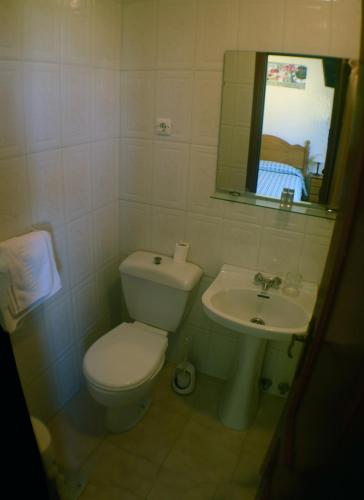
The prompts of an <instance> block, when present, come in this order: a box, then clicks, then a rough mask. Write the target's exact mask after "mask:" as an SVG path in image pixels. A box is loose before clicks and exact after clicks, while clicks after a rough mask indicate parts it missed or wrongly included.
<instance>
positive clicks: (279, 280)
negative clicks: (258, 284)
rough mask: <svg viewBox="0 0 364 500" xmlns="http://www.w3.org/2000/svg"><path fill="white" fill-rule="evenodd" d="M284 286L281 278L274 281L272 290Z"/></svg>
mask: <svg viewBox="0 0 364 500" xmlns="http://www.w3.org/2000/svg"><path fill="white" fill-rule="evenodd" d="M281 284H282V280H281V278H280V277H279V276H276V277H275V278H273V279H272V288H279V287H280V285H281Z"/></svg>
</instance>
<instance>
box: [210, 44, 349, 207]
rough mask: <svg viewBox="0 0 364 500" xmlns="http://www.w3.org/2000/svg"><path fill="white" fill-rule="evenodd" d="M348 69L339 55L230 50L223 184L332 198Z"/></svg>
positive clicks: (221, 151) (262, 192) (274, 194)
mask: <svg viewBox="0 0 364 500" xmlns="http://www.w3.org/2000/svg"><path fill="white" fill-rule="evenodd" d="M348 75H349V66H348V64H347V61H346V60H342V59H337V58H326V57H316V56H309V57H307V56H300V55H290V54H268V53H259V52H257V53H255V52H243V51H228V52H226V54H225V58H224V74H223V87H222V106H221V119H220V130H219V148H218V165H217V177H216V188H217V190H220V191H226V192H233V193H244V192H250V193H255V194H256V195H258V196H263V197H268V198H271V199H280V197H281V193H282V190H283V189H284V188H289V189H293V190H294V201H295V202H315V203H316V202H320V203H326V202H327V199H328V195H329V189H330V183H331V180H332V176H333V170H334V160H335V154H336V150H337V144H338V137H339V133H340V124H341V120H342V114H343V110H344V102H345V98H344V97H345V88H346V82H347V79H348Z"/></svg>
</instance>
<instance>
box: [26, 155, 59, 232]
mask: <svg viewBox="0 0 364 500" xmlns="http://www.w3.org/2000/svg"><path fill="white" fill-rule="evenodd" d="M28 172H29V181H30V186H31V199H32V212H33V223H34V224H40V223H45V222H46V223H50V224H51V225H52V226H57V225H59V224H63V223H64V202H63V200H64V193H63V170H62V157H61V150H59V149H57V150H51V151H41V152H40V153H34V154H32V155H30V156H29V157H28Z"/></svg>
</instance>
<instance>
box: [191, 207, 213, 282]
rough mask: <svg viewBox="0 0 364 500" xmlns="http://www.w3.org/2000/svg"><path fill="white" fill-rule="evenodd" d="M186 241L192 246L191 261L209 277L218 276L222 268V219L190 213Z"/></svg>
mask: <svg viewBox="0 0 364 500" xmlns="http://www.w3.org/2000/svg"><path fill="white" fill-rule="evenodd" d="M186 241H187V242H188V243H190V245H191V248H190V252H189V260H190V261H191V262H194V263H195V264H198V265H199V266H201V267H202V269H203V270H204V272H205V273H206V274H207V275H209V276H214V275H216V274H217V273H218V271H219V270H220V267H221V243H222V219H220V218H219V217H210V216H207V215H200V214H194V213H188V215H187V221H186Z"/></svg>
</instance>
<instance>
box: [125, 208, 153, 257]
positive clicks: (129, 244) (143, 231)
mask: <svg viewBox="0 0 364 500" xmlns="http://www.w3.org/2000/svg"><path fill="white" fill-rule="evenodd" d="M119 209H120V212H119V221H120V251H121V253H122V254H124V255H128V254H130V253H131V252H134V251H135V250H147V249H148V248H149V247H150V239H151V236H150V226H151V213H150V210H151V207H150V206H149V205H143V204H141V203H134V202H130V201H120V204H119Z"/></svg>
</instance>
